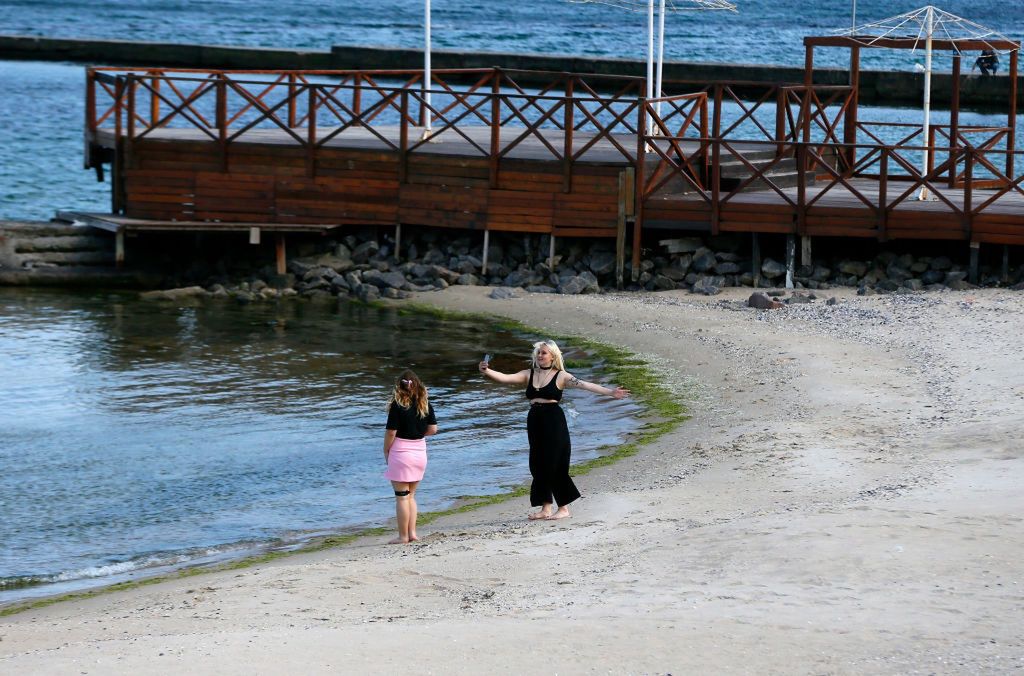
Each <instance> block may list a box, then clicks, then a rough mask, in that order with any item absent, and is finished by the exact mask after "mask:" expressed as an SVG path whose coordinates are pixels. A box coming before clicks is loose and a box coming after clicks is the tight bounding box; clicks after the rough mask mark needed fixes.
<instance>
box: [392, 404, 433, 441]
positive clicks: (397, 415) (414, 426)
mask: <svg viewBox="0 0 1024 676" xmlns="http://www.w3.org/2000/svg"><path fill="white" fill-rule="evenodd" d="M436 424H437V419H436V418H435V417H434V406H433V405H432V404H431V403H430V402H427V415H426V417H424V418H421V417H420V416H419V414H418V413H417V412H416V409H415V408H403V407H402V406H401V405H399V403H398V402H397V401H393V402H391V406H390V407H389V408H388V424H387V429H389V430H396V431H397V433H398V434H397V436H398V438H400V439H422V438H423V437H424V433H425V432H426V431H427V427H428V426H430V425H436Z"/></svg>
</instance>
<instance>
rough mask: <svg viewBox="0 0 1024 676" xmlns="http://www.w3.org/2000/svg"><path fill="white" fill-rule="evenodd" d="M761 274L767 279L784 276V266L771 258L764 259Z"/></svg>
mask: <svg viewBox="0 0 1024 676" xmlns="http://www.w3.org/2000/svg"><path fill="white" fill-rule="evenodd" d="M761 274H762V275H764V276H765V277H767V278H769V279H774V278H775V277H781V276H782V275H784V274H786V266H785V265H783V264H782V263H780V262H778V261H777V260H774V259H772V258H765V259H764V261H763V262H762V263H761Z"/></svg>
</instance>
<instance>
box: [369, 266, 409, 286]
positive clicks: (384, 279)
mask: <svg viewBox="0 0 1024 676" xmlns="http://www.w3.org/2000/svg"><path fill="white" fill-rule="evenodd" d="M363 283H364V284H373V285H374V286H376V287H378V288H380V289H387V288H390V289H401V288H403V287H405V285H406V284H408V280H406V278H405V275H403V274H402V273H401V272H378V271H377V270H366V271H364V272H363Z"/></svg>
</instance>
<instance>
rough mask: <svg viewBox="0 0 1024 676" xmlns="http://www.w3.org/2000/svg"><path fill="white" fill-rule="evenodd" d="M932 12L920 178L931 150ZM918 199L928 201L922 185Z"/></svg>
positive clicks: (926, 51) (927, 27) (927, 22)
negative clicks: (929, 141)
mask: <svg viewBox="0 0 1024 676" xmlns="http://www.w3.org/2000/svg"><path fill="white" fill-rule="evenodd" d="M932 12H933V10H932V8H931V7H928V11H927V12H926V14H925V31H926V34H925V35H926V37H925V42H924V125H923V127H922V133H923V134H924V139H922V141H923V142H922V144H921V145H922V146H924V152H923V153H921V176H922V177H923V176H925V175H927V173H928V160H929V158H930V157H931V150H932V149H931V148H930V147H929V145H928V139H929V137H930V136H931V112H932V35H933V33H934V32H935V17H934V15H933V14H932ZM918 199H922V200H926V199H928V188H926V187H925V186H924V185H922V186H921V192H920V194H919V195H918Z"/></svg>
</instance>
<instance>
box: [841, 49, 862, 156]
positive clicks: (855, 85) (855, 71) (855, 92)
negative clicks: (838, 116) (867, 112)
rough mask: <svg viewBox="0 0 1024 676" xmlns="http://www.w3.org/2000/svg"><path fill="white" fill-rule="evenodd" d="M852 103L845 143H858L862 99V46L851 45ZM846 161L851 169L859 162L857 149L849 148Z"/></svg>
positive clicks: (846, 124)
mask: <svg viewBox="0 0 1024 676" xmlns="http://www.w3.org/2000/svg"><path fill="white" fill-rule="evenodd" d="M850 89H851V91H850V105H849V107H848V108H847V109H846V118H845V120H844V122H845V124H844V127H843V143H849V144H850V145H856V144H857V106H858V105H859V101H860V46H858V45H854V46H853V47H850ZM846 152H847V157H846V161H847V162H848V163H849V166H850V170H851V171H852V170H853V167H854V165H855V164H856V163H857V149H856V148H847V149H846Z"/></svg>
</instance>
